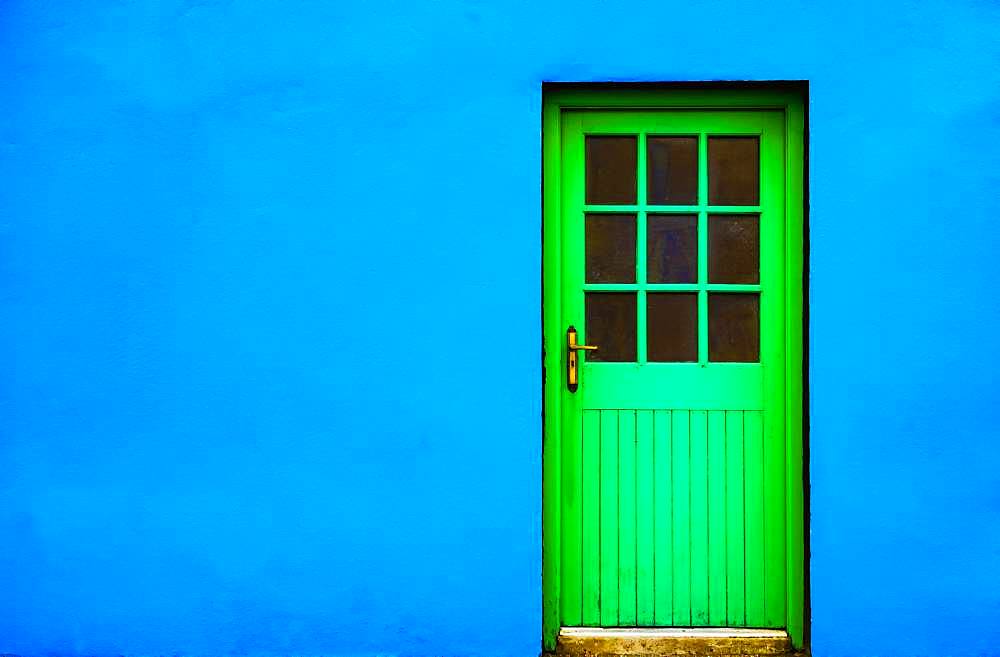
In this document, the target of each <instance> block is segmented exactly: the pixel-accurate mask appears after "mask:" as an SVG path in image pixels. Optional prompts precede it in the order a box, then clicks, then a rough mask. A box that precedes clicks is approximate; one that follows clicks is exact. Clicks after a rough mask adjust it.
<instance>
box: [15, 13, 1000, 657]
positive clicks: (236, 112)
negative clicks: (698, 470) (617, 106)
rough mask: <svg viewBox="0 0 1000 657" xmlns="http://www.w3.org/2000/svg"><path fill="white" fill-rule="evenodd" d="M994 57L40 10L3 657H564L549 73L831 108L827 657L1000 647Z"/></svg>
mask: <svg viewBox="0 0 1000 657" xmlns="http://www.w3.org/2000/svg"><path fill="white" fill-rule="evenodd" d="M998 34H1000V5H997V4H996V3H994V2H985V1H984V2H967V1H956V2H937V1H934V2H901V1H897V0H890V1H887V2H871V1H865V2H854V1H848V2H838V3H826V6H823V5H821V4H819V3H807V2H802V3H795V2H785V1H776V2H767V3H760V2H707V3H688V2H676V1H668V2H660V3H640V2H592V1H586V0H575V1H573V2H569V1H567V2H561V3H555V2H549V3H539V2H529V1H525V2H504V3H500V2H492V3H477V2H463V1H460V0H444V1H442V2H436V3H426V2H413V3H392V4H389V3H386V4H375V3H363V2H357V3H346V2H307V1H304V0H295V1H289V0H282V1H278V0H248V1H245V2H227V1H224V0H201V1H198V0H187V1H173V0H162V1H155V0H135V1H131V2H125V1H118V2H113V1H111V0H101V1H97V0H93V1H90V2H86V1H75V2H74V1H70V0H46V2H32V1H29V0H6V1H5V2H3V4H2V5H0V58H2V62H3V74H4V75H3V84H0V301H2V321H0V355H2V360H0V373H2V374H0V467H2V475H0V537H2V540H0V653H2V652H8V653H14V654H19V655H23V656H26V657H35V656H39V657H40V656H43V655H44V656H50V657H62V656H68V655H87V656H94V657H111V656H117V655H125V656H129V657H131V656H140V655H141V656H153V655H173V656H177V657H201V656H206V657H207V656H217V655H250V656H254V655H301V656H305V657H309V656H319V655H324V656H331V657H338V656H348V655H350V656H368V655H371V656H374V655H412V656H414V657H432V656H448V655H511V656H521V657H531V656H533V655H536V654H537V652H538V648H539V636H540V610H541V603H540V596H541V584H540V554H541V538H540V508H541V504H540V472H541V462H540V454H541V449H540V426H541V425H540V413H541V408H540V354H539V349H540V347H539V344H540V335H539V330H540V326H539V324H540V319H539V308H540V303H541V300H540V290H539V288H540V283H539V281H540V244H539V241H540V221H541V220H540V162H539V157H540V136H539V130H540V108H541V83H542V81H544V80H564V81H569V80H574V81H579V80H586V81H601V80H612V79H613V80H635V81H644V80H702V79H733V80H740V79H755V80H766V79H808V80H810V82H811V107H810V111H811V115H810V120H811V124H810V129H811V151H810V168H811V186H810V202H811V238H812V250H811V296H810V304H811V322H810V332H811V335H810V344H809V347H810V350H811V368H810V385H811V402H810V410H811V417H812V429H811V431H812V434H811V446H810V455H811V461H810V467H811V473H812V481H811V486H812V488H811V511H812V543H811V549H812V562H811V578H812V635H813V639H812V645H813V650H814V653H815V654H816V655H817V656H819V657H847V656H851V655H881V656H892V655H952V656H956V657H958V656H973V655H1000V556H998V555H1000V475H998V472H1000V387H998V384H997V383H996V381H995V376H996V369H997V366H998V365H1000V343H998V341H997V340H996V335H997V331H998V322H1000V302H998V300H997V295H996V292H995V289H996V286H997V283H998V281H1000V258H998V257H997V253H996V252H997V244H998V242H1000V212H998V210H997V192H998V189H1000V163H998V156H997V152H998V143H1000V45H998V43H1000V40H998V38H997V35H998ZM482 340H486V341H491V342H496V343H499V344H502V345H503V346H502V348H499V349H496V350H492V351H489V352H487V353H484V352H483V351H481V350H479V349H477V348H476V345H477V343H478V342H479V341H482ZM393 343H396V344H403V345H405V346H404V347H403V348H399V349H390V348H388V345H390V344H393ZM484 365H485V367H484Z"/></svg>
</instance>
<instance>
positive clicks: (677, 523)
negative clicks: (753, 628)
mask: <svg viewBox="0 0 1000 657" xmlns="http://www.w3.org/2000/svg"><path fill="white" fill-rule="evenodd" d="M671 415H672V419H673V426H672V427H671V435H672V437H673V453H672V454H671V469H672V470H673V484H674V494H673V502H674V505H673V516H672V518H671V524H672V525H673V528H674V531H673V537H674V550H673V557H674V564H673V583H674V595H673V624H674V625H677V626H683V625H690V624H691V413H690V411H674V412H673V413H672V414H671Z"/></svg>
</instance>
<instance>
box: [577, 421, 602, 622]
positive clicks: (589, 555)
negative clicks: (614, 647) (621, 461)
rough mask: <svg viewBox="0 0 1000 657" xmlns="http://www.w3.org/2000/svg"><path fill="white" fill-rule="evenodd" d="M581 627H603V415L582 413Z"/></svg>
mask: <svg viewBox="0 0 1000 657" xmlns="http://www.w3.org/2000/svg"><path fill="white" fill-rule="evenodd" d="M582 498H583V504H582V507H583V508H582V514H581V515H582V517H583V523H582V524H583V527H582V532H581V534H582V545H581V550H580V551H581V553H582V557H581V563H582V574H581V581H582V585H583V592H582V597H583V610H582V614H581V615H582V624H583V625H589V626H598V625H600V624H601V411H584V412H583V494H582Z"/></svg>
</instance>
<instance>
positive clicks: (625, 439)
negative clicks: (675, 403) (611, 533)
mask: <svg viewBox="0 0 1000 657" xmlns="http://www.w3.org/2000/svg"><path fill="white" fill-rule="evenodd" d="M635 413H636V412H635V411H630V410H624V411H618V624H619V625H623V626H624V625H635V624H636V595H637V593H638V589H637V588H636V562H637V561H638V543H637V541H636V526H637V521H636V487H637V486H638V482H637V479H636V462H635V457H636V438H637V435H636V422H635Z"/></svg>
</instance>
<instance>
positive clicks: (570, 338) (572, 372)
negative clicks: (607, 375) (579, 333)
mask: <svg viewBox="0 0 1000 657" xmlns="http://www.w3.org/2000/svg"><path fill="white" fill-rule="evenodd" d="M566 348H567V350H568V351H569V353H568V354H567V356H566V387H567V388H569V391H570V392H576V389H577V386H578V385H579V380H578V370H579V365H578V364H577V361H578V358H577V355H576V352H578V351H596V350H597V345H592V344H577V343H576V328H575V327H572V326H570V327H569V328H568V329H566Z"/></svg>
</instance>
